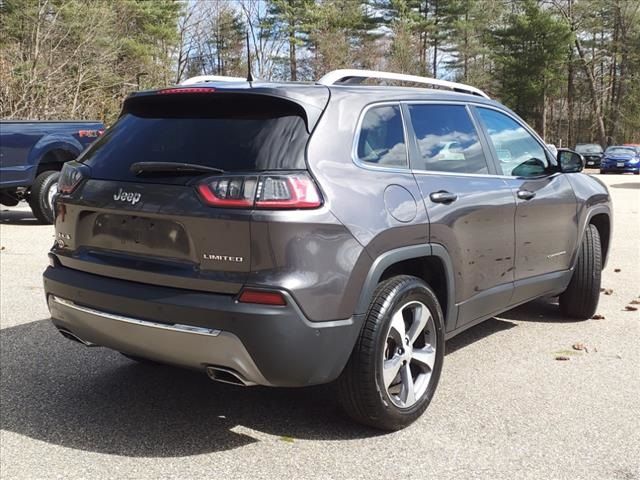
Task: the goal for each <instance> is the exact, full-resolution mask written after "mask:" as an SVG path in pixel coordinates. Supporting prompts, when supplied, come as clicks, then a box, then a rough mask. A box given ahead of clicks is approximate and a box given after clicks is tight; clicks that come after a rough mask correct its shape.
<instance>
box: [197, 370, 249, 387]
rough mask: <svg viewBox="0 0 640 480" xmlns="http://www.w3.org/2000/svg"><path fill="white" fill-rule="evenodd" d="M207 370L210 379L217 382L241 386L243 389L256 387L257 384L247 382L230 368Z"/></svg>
mask: <svg viewBox="0 0 640 480" xmlns="http://www.w3.org/2000/svg"><path fill="white" fill-rule="evenodd" d="M206 370H207V375H208V376H209V378H210V379H211V380H213V381H216V382H222V383H230V384H231V385H240V386H241V387H249V386H251V385H255V383H253V382H250V381H249V380H246V379H245V378H243V377H242V376H241V375H240V374H239V373H238V372H235V371H233V370H231V369H229V368H223V367H213V366H208V367H207V369H206Z"/></svg>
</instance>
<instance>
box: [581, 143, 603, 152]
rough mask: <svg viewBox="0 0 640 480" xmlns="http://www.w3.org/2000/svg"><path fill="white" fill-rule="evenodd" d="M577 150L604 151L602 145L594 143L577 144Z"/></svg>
mask: <svg viewBox="0 0 640 480" xmlns="http://www.w3.org/2000/svg"><path fill="white" fill-rule="evenodd" d="M576 152H578V153H602V147H601V146H600V145H592V144H584V145H576Z"/></svg>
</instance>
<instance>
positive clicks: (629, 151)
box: [606, 147, 636, 155]
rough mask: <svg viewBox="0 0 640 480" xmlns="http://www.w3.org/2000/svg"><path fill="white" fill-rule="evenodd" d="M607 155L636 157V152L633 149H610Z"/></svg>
mask: <svg viewBox="0 0 640 480" xmlns="http://www.w3.org/2000/svg"><path fill="white" fill-rule="evenodd" d="M606 153H608V154H610V155H635V153H636V150H635V148H632V147H609V148H607V150H606Z"/></svg>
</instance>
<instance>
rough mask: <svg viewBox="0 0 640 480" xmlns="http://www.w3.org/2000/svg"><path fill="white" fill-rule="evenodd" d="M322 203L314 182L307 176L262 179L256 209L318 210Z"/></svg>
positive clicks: (279, 176)
mask: <svg viewBox="0 0 640 480" xmlns="http://www.w3.org/2000/svg"><path fill="white" fill-rule="evenodd" d="M321 204H322V202H321V201H320V194H319V193H318V189H317V188H316V186H315V184H314V183H313V180H311V178H309V177H308V176H307V175H305V174H295V175H278V176H268V177H261V178H260V182H259V183H258V195H257V197H256V203H255V205H256V208H276V209H279V208H318V207H319V206H320V205H321Z"/></svg>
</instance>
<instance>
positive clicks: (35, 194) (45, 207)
mask: <svg viewBox="0 0 640 480" xmlns="http://www.w3.org/2000/svg"><path fill="white" fill-rule="evenodd" d="M59 177H60V172H56V171H53V170H47V171H46V172H42V173H41V174H40V175H38V176H37V177H36V179H35V181H34V182H33V185H31V194H30V196H29V206H30V207H31V211H32V212H33V215H34V216H35V217H36V219H37V220H38V221H39V222H40V223H42V224H51V223H53V220H54V218H55V215H54V211H53V198H54V196H55V194H56V193H57V192H58V178H59Z"/></svg>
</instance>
